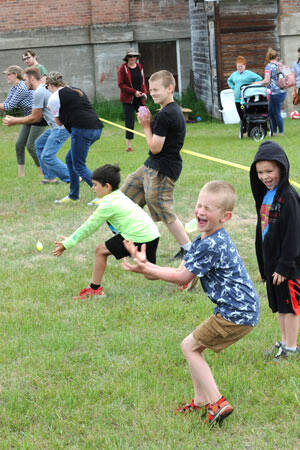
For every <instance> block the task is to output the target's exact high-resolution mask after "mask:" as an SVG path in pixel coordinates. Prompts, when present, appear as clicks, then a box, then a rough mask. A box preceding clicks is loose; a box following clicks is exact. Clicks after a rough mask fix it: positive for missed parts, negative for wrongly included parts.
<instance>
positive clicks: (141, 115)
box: [137, 106, 151, 128]
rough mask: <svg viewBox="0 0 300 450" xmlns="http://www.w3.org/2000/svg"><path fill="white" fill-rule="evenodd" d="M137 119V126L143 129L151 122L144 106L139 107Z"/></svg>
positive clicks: (149, 114)
mask: <svg viewBox="0 0 300 450" xmlns="http://www.w3.org/2000/svg"><path fill="white" fill-rule="evenodd" d="M137 119H138V122H139V124H140V125H141V126H142V127H143V128H145V127H146V126H150V122H151V113H150V111H149V109H148V108H147V107H146V106H140V107H139V110H138V113H137Z"/></svg>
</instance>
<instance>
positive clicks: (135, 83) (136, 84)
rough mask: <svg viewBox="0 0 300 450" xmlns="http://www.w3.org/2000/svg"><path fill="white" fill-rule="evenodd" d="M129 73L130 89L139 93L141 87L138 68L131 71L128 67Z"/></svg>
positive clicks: (140, 76)
mask: <svg viewBox="0 0 300 450" xmlns="http://www.w3.org/2000/svg"><path fill="white" fill-rule="evenodd" d="M129 70H130V73H131V84H132V87H133V88H134V89H135V90H136V91H140V90H141V86H142V75H141V71H140V69H139V67H138V66H136V67H135V68H134V69H131V68H130V67H129Z"/></svg>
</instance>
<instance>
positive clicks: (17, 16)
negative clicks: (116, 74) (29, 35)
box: [0, 0, 188, 32]
mask: <svg viewBox="0 0 300 450" xmlns="http://www.w3.org/2000/svg"><path fill="white" fill-rule="evenodd" d="M185 19H188V1H187V0H118V1H116V2H114V1H112V0H72V2H71V1H66V0H56V1H55V2H41V1H40V0H30V1H29V0H2V1H1V20H0V32H1V31H10V30H14V31H17V30H26V29H27V30H28V29H38V28H45V27H46V28H47V27H63V26H87V25H90V24H94V25H95V24H112V23H127V22H141V21H144V22H145V21H146V22H151V21H153V22H160V21H168V20H185Z"/></svg>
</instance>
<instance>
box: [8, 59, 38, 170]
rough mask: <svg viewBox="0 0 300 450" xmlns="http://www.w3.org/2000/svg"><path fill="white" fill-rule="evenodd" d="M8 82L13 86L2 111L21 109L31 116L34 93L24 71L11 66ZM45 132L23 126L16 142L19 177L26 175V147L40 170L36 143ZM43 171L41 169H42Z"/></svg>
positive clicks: (34, 127)
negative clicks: (28, 86) (26, 82)
mask: <svg viewBox="0 0 300 450" xmlns="http://www.w3.org/2000/svg"><path fill="white" fill-rule="evenodd" d="M3 73H5V75H6V79H7V82H8V83H9V84H11V85H12V87H11V88H10V90H9V93H8V96H7V97H6V99H5V101H4V103H0V109H1V110H2V111H5V112H6V111H10V110H12V109H14V108H20V109H22V110H23V111H24V114H25V116H29V115H30V114H31V109H32V98H33V94H32V92H31V91H30V90H29V89H28V88H27V86H26V84H25V82H24V79H23V70H22V69H21V67H19V66H9V67H8V68H7V69H6V70H4V72H3ZM42 132H43V128H41V127H38V126H34V125H31V124H23V125H22V127H21V130H20V133H19V136H18V139H17V142H16V154H17V162H18V175H19V176H20V177H23V176H24V175H25V147H27V150H28V152H29V154H30V156H31V157H32V159H33V161H34V163H35V165H36V166H37V167H39V168H40V163H39V160H38V157H37V154H36V151H35V146H34V141H35V140H36V139H37V138H38V137H39V135H40V134H41V133H42ZM40 171H41V169H40Z"/></svg>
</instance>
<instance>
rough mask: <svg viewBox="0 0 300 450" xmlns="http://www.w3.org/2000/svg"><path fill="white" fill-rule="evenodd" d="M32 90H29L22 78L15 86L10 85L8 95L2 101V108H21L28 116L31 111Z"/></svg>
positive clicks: (6, 109)
mask: <svg viewBox="0 0 300 450" xmlns="http://www.w3.org/2000/svg"><path fill="white" fill-rule="evenodd" d="M32 98H33V91H29V90H28V89H27V86H26V84H25V82H24V81H23V80H21V81H19V83H18V84H17V85H16V86H12V87H11V88H10V91H9V93H8V96H7V98H6V100H5V102H4V103H3V106H4V110H5V111H9V110H11V109H14V108H20V109H23V111H24V114H25V116H29V115H30V114H31V111H32Z"/></svg>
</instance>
